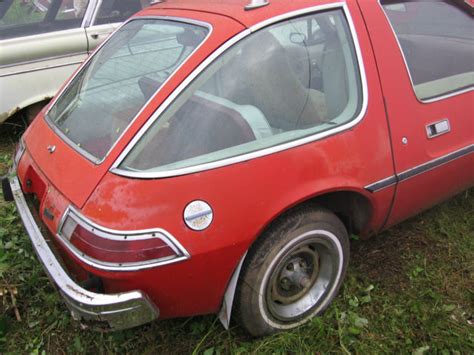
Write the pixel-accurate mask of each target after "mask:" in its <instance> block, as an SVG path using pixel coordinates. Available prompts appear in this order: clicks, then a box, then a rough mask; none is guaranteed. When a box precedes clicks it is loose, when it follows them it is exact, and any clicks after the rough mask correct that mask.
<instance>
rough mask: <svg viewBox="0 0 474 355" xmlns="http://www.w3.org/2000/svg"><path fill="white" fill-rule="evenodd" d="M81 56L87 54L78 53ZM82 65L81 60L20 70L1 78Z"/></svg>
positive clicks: (2, 75)
mask: <svg viewBox="0 0 474 355" xmlns="http://www.w3.org/2000/svg"><path fill="white" fill-rule="evenodd" d="M80 54H87V53H78V54H77V55H80ZM81 63H82V60H81V61H78V62H71V63H65V64H58V65H51V66H48V67H43V68H35V69H28V70H20V71H16V72H10V73H6V74H1V75H0V78H5V77H7V76H12V75H20V74H27V73H33V72H36V71H44V70H50V69H56V68H62V67H68V66H71V65H79V64H81Z"/></svg>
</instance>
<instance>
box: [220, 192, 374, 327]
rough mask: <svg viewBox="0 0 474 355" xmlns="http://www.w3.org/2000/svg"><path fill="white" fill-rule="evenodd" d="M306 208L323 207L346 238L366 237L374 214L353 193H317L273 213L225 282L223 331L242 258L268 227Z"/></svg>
mask: <svg viewBox="0 0 474 355" xmlns="http://www.w3.org/2000/svg"><path fill="white" fill-rule="evenodd" d="M308 205H312V206H319V207H323V208H324V209H327V210H329V211H330V212H332V213H334V214H335V215H336V216H337V217H338V218H339V219H340V220H341V221H342V223H343V224H344V226H345V227H346V229H347V231H348V233H349V235H350V234H352V233H354V234H366V233H367V234H368V233H369V231H370V228H369V225H370V221H371V218H372V216H373V213H374V206H373V202H372V201H371V199H370V198H368V197H367V196H366V194H364V193H362V192H361V191H358V190H357V189H347V188H344V189H333V190H330V191H325V192H321V193H318V194H315V195H311V196H309V197H307V198H305V199H302V200H299V201H296V202H295V203H293V204H290V205H289V206H287V207H286V208H285V209H283V210H281V211H280V212H279V213H277V214H276V215H275V216H274V217H273V218H272V219H271V220H270V221H269V223H267V224H266V225H265V226H264V227H263V228H262V229H261V230H260V231H259V233H258V235H257V237H256V238H255V239H254V240H253V242H252V243H251V244H250V245H249V248H248V249H247V251H245V253H244V255H243V256H242V257H241V258H240V260H239V262H238V264H237V266H236V268H235V270H234V272H233V274H232V277H231V278H230V280H229V283H228V285H227V288H226V290H225V293H224V297H223V301H222V306H221V309H220V311H219V313H218V316H219V320H220V321H221V323H222V324H223V325H224V327H225V328H226V329H228V328H229V326H230V319H231V316H232V306H233V302H234V297H235V291H236V289H237V284H238V279H239V277H240V272H241V270H242V266H243V263H244V261H245V257H246V256H247V253H248V251H249V250H250V248H252V246H253V245H254V244H255V242H256V241H257V240H258V239H259V237H260V236H261V235H262V234H263V233H264V232H265V231H266V230H268V229H269V228H271V226H272V225H273V224H274V223H276V222H277V221H279V220H280V219H281V218H285V216H287V215H289V214H291V213H293V212H294V211H295V210H297V209H300V208H304V207H307V206H308Z"/></svg>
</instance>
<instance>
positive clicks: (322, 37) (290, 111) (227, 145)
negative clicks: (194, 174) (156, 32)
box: [122, 10, 362, 172]
mask: <svg viewBox="0 0 474 355" xmlns="http://www.w3.org/2000/svg"><path fill="white" fill-rule="evenodd" d="M310 27H311V30H310ZM361 91H362V89H361V80H360V74H359V67H358V63H357V58H356V54H355V48H354V44H353V41H352V37H351V34H350V31H349V26H348V24H347V21H346V18H345V16H344V14H343V12H342V10H335V11H330V12H324V13H318V14H313V15H310V16H305V17H302V18H297V19H292V20H289V21H285V22H282V23H278V24H276V25H272V26H269V27H267V28H264V29H262V30H260V31H257V32H255V33H253V34H251V35H249V36H248V37H246V38H244V39H243V40H241V41H240V42H238V43H237V44H235V45H234V46H233V47H231V48H230V49H229V50H227V51H226V52H224V53H223V54H222V55H221V56H220V58H218V59H217V60H215V61H214V62H213V63H212V64H211V65H210V66H209V67H208V68H207V69H205V70H204V71H203V73H201V75H200V76H199V77H198V78H197V79H196V80H195V81H194V82H193V83H192V84H191V85H190V86H189V87H188V88H187V89H186V90H185V91H184V92H183V93H182V94H181V95H180V96H179V97H178V99H177V100H176V101H175V102H174V103H173V104H172V105H171V106H170V107H169V108H168V109H167V110H166V111H165V112H164V113H163V114H162V116H161V117H160V118H159V119H158V120H157V121H156V122H155V123H154V125H153V126H152V127H151V128H150V129H149V130H148V131H147V132H146V133H145V135H144V136H143V137H142V139H141V141H140V142H139V143H138V144H137V145H136V147H135V148H134V149H133V150H132V152H131V153H130V155H129V156H128V157H127V158H126V159H125V161H124V162H123V164H122V168H124V169H131V170H134V171H137V170H139V171H140V170H148V171H151V172H155V171H164V170H167V169H179V168H185V167H189V166H193V165H199V164H205V163H209V162H213V161H217V160H222V159H226V158H231V157H235V156H238V155H242V154H246V153H251V152H255V151H259V150H263V149H266V148H270V147H273V146H277V145H282V144H285V143H289V142H292V141H296V140H298V139H302V138H304V137H308V136H312V135H315V134H317V133H321V132H324V131H328V130H332V129H334V128H335V127H338V126H341V125H344V124H346V123H348V122H350V121H351V120H353V119H354V118H355V117H357V115H358V114H359V112H360V110H361V105H362V92H361Z"/></svg>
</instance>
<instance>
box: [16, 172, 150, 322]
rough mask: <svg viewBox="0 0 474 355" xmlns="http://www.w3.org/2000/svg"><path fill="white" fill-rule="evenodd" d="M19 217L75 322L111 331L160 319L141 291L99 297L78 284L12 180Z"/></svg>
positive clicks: (100, 295) (17, 181)
mask: <svg viewBox="0 0 474 355" xmlns="http://www.w3.org/2000/svg"><path fill="white" fill-rule="evenodd" d="M10 186H11V189H12V191H13V195H14V198H15V202H16V206H17V210H18V213H19V214H20V217H21V219H22V221H23V224H24V226H25V229H26V231H27V233H28V236H29V238H30V239H31V242H32V244H33V247H34V249H35V251H36V254H37V256H38V258H39V261H40V262H41V264H42V266H43V268H44V270H45V271H46V274H47V275H48V277H49V278H50V279H51V281H52V282H53V283H54V284H55V285H57V287H58V288H59V291H60V293H61V295H62V296H63V298H64V300H65V301H66V304H67V306H68V307H69V308H70V309H71V311H72V314H73V316H74V318H75V319H76V320H86V321H88V320H89V321H95V322H97V321H99V322H103V323H107V324H108V325H109V327H110V328H111V329H115V330H118V329H125V328H131V327H134V326H137V325H141V324H144V323H147V322H150V321H152V320H154V319H156V318H158V316H159V310H158V308H157V307H156V306H155V305H154V304H153V303H152V302H151V301H150V300H149V299H148V297H147V295H146V294H144V293H143V292H142V291H131V292H124V293H117V294H99V293H94V292H91V291H88V290H86V289H84V288H82V287H81V286H79V285H78V284H76V283H75V282H74V281H73V280H72V279H71V278H70V277H69V275H68V274H67V273H66V271H65V270H64V269H63V267H62V266H61V264H60V263H59V261H58V259H57V258H56V256H55V255H54V253H53V251H52V250H51V249H50V247H49V245H48V243H47V242H46V240H45V238H44V236H43V235H42V233H41V231H40V229H39V227H38V225H37V224H36V221H35V219H34V217H33V215H32V214H31V212H30V210H29V208H28V205H27V203H26V200H25V197H24V196H23V191H22V190H21V186H20V182H19V180H18V178H17V177H11V178H10Z"/></svg>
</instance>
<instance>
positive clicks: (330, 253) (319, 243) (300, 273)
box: [264, 232, 342, 322]
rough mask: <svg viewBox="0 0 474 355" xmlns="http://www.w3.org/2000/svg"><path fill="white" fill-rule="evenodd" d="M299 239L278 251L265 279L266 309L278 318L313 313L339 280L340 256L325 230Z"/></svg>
mask: <svg viewBox="0 0 474 355" xmlns="http://www.w3.org/2000/svg"><path fill="white" fill-rule="evenodd" d="M322 233H324V232H322ZM302 239H303V240H302V241H300V242H299V243H295V244H293V246H291V247H288V250H286V251H284V252H282V253H281V256H280V257H279V260H276V261H275V263H274V264H273V265H274V266H273V267H272V271H271V274H270V277H269V279H268V282H267V283H266V287H265V290H266V291H265V295H264V297H265V300H266V305H267V309H268V312H269V315H270V316H271V317H272V318H274V319H276V320H278V321H283V322H294V321H297V320H299V319H303V318H305V317H306V316H307V315H308V314H311V313H313V312H314V311H315V310H316V309H318V307H320V306H321V305H323V304H324V303H325V302H326V300H327V298H328V297H330V293H331V292H332V291H331V290H332V289H333V285H334V284H335V283H337V282H338V275H340V266H339V265H340V259H341V257H342V256H341V255H340V252H338V249H337V247H336V246H335V244H334V243H333V242H332V241H331V240H330V239H329V238H325V235H324V234H321V235H314V234H313V235H311V236H307V237H306V238H302Z"/></svg>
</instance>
